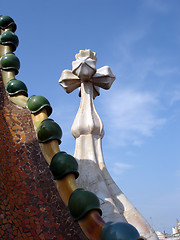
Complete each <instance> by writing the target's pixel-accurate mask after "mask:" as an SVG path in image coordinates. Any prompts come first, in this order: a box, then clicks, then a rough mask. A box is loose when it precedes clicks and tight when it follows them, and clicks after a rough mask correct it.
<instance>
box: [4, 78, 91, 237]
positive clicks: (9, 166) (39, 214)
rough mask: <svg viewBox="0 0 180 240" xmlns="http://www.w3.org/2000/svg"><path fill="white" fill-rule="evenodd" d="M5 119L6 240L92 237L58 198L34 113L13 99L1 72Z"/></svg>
mask: <svg viewBox="0 0 180 240" xmlns="http://www.w3.org/2000/svg"><path fill="white" fill-rule="evenodd" d="M0 121H1V124H0V149H1V151H0V199H1V201H0V239H5V240H10V239H13V240H23V239H29V240H49V239H52V240H53V239H54V240H55V239H59V240H66V239H67V240H80V239H82V240H85V239H87V238H86V237H85V235H84V234H83V233H82V231H81V229H80V227H79V225H78V224H76V223H74V222H73V219H72V218H71V216H70V213H69V212H68V210H67V208H66V207H65V205H64V203H63V202H62V200H61V198H60V196H59V194H58V191H57V189H56V185H55V183H54V181H53V177H52V174H51V172H50V170H49V168H48V164H47V163H46V161H45V159H44V158H43V156H42V153H41V150H40V147H39V143H38V140H37V138H36V134H35V130H34V126H33V124H32V120H31V115H30V113H29V111H28V110H27V109H23V108H20V107H16V106H15V104H13V103H11V102H10V101H9V99H8V97H7V94H6V92H5V90H4V86H3V84H2V78H1V74H0Z"/></svg>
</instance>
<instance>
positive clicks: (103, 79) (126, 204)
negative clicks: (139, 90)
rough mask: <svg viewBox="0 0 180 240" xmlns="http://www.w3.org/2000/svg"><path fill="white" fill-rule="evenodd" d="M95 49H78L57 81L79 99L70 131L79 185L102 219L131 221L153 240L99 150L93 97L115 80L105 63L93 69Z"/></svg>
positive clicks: (99, 127)
mask: <svg viewBox="0 0 180 240" xmlns="http://www.w3.org/2000/svg"><path fill="white" fill-rule="evenodd" d="M96 61H97V59H96V53H94V52H91V51H90V50H84V51H83V50H81V51H80V52H79V53H78V54H76V61H74V62H73V63H72V71H71V70H64V71H63V72H62V74H61V77H60V80H59V83H60V85H61V86H62V87H63V88H64V89H65V91H66V92H67V93H71V92H72V91H74V90H75V89H76V88H79V90H80V91H79V95H80V96H81V103H80V107H79V110H78V113H77V115H76V117H75V120H74V123H73V125H72V128H71V132H72V134H73V136H74V137H75V139H76V147H75V153H74V156H75V158H76V159H77V161H78V163H79V172H80V176H79V178H78V180H77V183H78V185H79V187H83V188H85V189H87V190H89V191H92V192H94V193H95V194H96V195H97V196H98V197H99V199H100V202H101V209H102V211H103V218H104V220H105V221H114V222H117V221H123V222H129V223H131V224H132V225H134V226H135V227H136V228H137V229H138V231H139V232H140V234H141V236H144V237H145V238H146V239H148V240H157V239H158V238H157V236H156V234H155V233H154V231H153V230H152V229H151V227H150V225H149V224H148V223H147V222H146V220H145V219H144V218H143V216H142V215H141V214H140V213H139V212H138V211H137V209H136V208H135V207H134V206H133V205H132V203H131V202H130V201H129V200H128V199H127V197H126V196H125V195H124V194H123V192H122V191H121V190H120V189H119V187H118V186H117V185H116V183H115V182H114V181H113V179H112V177H111V175H110V174H109V172H108V170H107V168H106V166H105V162H104V159H103V153H102V138H103V136H104V127H103V123H102V121H101V119H100V117H99V115H98V113H97V112H96V109H95V106H94V99H95V97H96V96H98V95H99V94H100V93H99V87H100V88H103V89H109V88H110V87H111V85H112V83H113V81H114V80H115V76H114V75H113V73H112V71H111V69H110V68H109V67H108V66H104V67H102V68H99V69H96Z"/></svg>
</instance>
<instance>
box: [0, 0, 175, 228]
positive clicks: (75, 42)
mask: <svg viewBox="0 0 180 240" xmlns="http://www.w3.org/2000/svg"><path fill="white" fill-rule="evenodd" d="M179 12H180V1H179V0H126V1H122V0H111V1H110V0H109V1H106V0H103V1H102V0H91V1H86V0H76V1H68V0H66V1H64V0H62V1H59V0H51V1H50V0H43V1H42V0H38V1H35V0H31V1H22V0H16V1H14V0H8V1H7V0H1V14H2V15H9V16H11V17H12V18H13V19H14V20H15V22H16V24H17V26H18V29H17V31H16V34H17V35H18V37H19V40H20V44H19V47H18V49H17V51H16V55H17V56H18V57H19V59H20V61H21V68H20V72H19V74H18V75H17V79H19V80H22V81H24V82H25V83H26V85H27V87H28V90H29V96H31V95H33V94H37V95H43V96H45V97H46V98H47V99H48V100H49V101H50V103H51V105H52V107H53V114H52V116H51V117H52V118H53V119H54V120H56V121H57V122H58V123H59V125H60V126H61V127H62V130H63V139H62V144H61V149H62V150H65V151H67V152H68V153H71V154H73V152H74V146H75V141H74V138H73V137H72V135H71V131H70V129H71V125H72V123H73V120H74V118H75V115H76V112H77V110H78V107H79V102H80V98H79V97H78V91H77V90H76V91H74V92H73V93H71V94H66V93H65V91H64V90H63V88H62V87H60V86H59V84H58V80H59V78H60V75H61V72H62V71H63V70H64V69H71V63H72V61H73V60H74V59H75V54H76V53H78V52H79V50H80V49H87V48H88V49H91V50H92V51H95V52H96V53H97V59H98V61H97V68H100V67H102V66H104V65H108V66H110V67H111V69H112V71H113V73H114V74H115V75H116V80H115V82H114V83H113V85H112V87H111V89H110V90H108V91H105V90H101V95H100V96H99V97H97V98H96V100H95V106H96V109H97V111H98V113H99V115H100V117H101V118H102V120H103V122H104V126H105V136H104V139H103V152H104V158H105V162H106V164H107V167H108V169H109V171H110V173H111V174H112V176H113V178H114V179H115V181H116V183H117V184H118V185H119V187H120V188H121V189H122V190H123V192H124V193H125V194H126V195H127V197H128V198H129V199H130V200H131V201H132V203H133V204H134V205H135V206H136V207H137V209H138V210H139V211H140V212H141V213H142V214H143V215H144V216H145V218H146V219H147V220H148V221H149V223H150V224H151V225H152V226H153V227H154V228H156V229H157V230H159V231H163V230H166V231H167V232H171V227H172V226H174V225H175V224H176V219H177V218H179V219H180V184H179V182H180V160H179V157H180V145H179V144H180V107H179V103H180V81H179V79H180V68H179V62H180V14H179Z"/></svg>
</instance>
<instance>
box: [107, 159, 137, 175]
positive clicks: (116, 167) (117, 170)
mask: <svg viewBox="0 0 180 240" xmlns="http://www.w3.org/2000/svg"><path fill="white" fill-rule="evenodd" d="M132 168H133V165H131V164H127V163H120V162H115V163H114V164H113V166H112V167H111V168H110V171H111V173H112V175H114V177H116V176H119V175H121V174H123V173H124V172H125V171H127V170H129V169H132Z"/></svg>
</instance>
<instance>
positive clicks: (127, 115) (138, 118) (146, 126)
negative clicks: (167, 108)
mask: <svg viewBox="0 0 180 240" xmlns="http://www.w3.org/2000/svg"><path fill="white" fill-rule="evenodd" d="M105 106H106V109H105V111H106V112H107V113H108V115H107V116H106V117H107V120H106V123H107V124H108V126H110V127H111V129H110V130H111V131H112V134H111V137H112V136H113V138H114V139H116V141H115V144H116V145H126V144H129V143H130V144H133V145H136V146H139V145H141V144H142V143H143V137H150V136H152V135H153V132H154V131H155V129H156V128H158V127H161V126H162V125H163V124H164V123H165V121H166V120H165V119H164V118H162V117H159V116H158V114H157V111H158V109H159V108H160V106H159V102H158V99H157V97H156V96H155V95H153V94H151V93H149V92H140V91H137V90H133V89H124V90H120V91H115V93H114V94H113V96H112V97H111V99H110V101H109V100H106V102H105ZM106 127H107V126H106ZM105 129H106V128H105ZM107 137H108V136H107Z"/></svg>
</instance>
